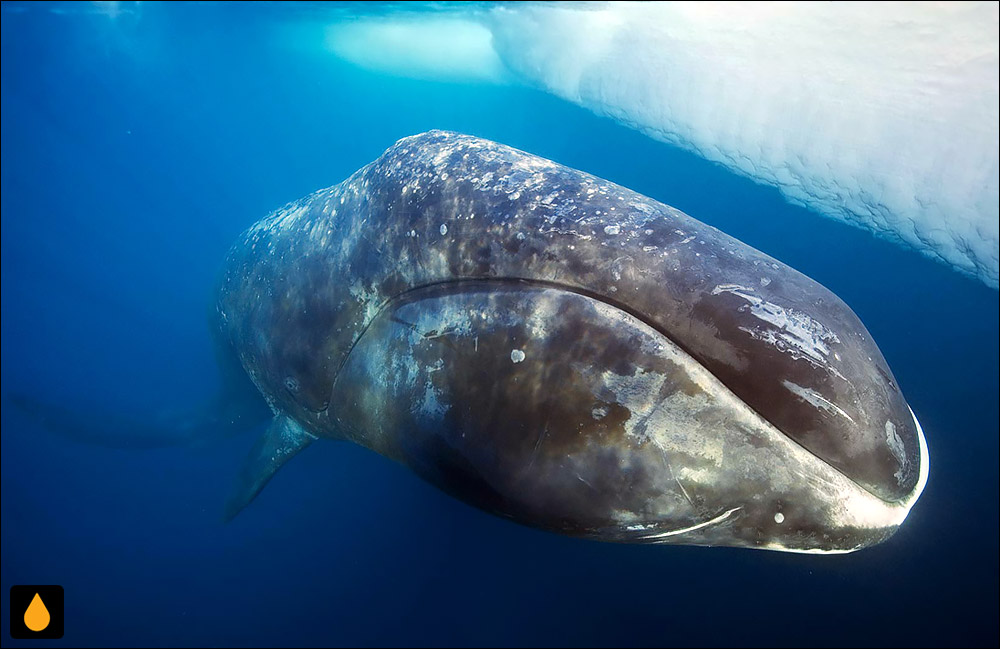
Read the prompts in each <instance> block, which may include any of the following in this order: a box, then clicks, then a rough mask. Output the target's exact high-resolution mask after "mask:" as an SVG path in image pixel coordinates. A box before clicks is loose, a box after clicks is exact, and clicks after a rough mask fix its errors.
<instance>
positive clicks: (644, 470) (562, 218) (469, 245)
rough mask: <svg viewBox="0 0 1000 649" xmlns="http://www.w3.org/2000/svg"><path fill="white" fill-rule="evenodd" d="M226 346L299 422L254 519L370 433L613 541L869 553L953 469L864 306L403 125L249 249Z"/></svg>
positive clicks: (469, 498) (479, 490) (237, 249)
mask: <svg viewBox="0 0 1000 649" xmlns="http://www.w3.org/2000/svg"><path fill="white" fill-rule="evenodd" d="M216 315H217V334H218V337H219V340H220V341H221V344H222V346H223V348H224V349H225V350H227V351H228V353H229V354H231V358H232V359H233V360H232V363H233V364H234V365H236V364H238V365H239V366H241V367H242V369H243V370H245V372H246V375H247V376H249V378H250V380H251V381H252V383H253V385H254V386H255V387H256V389H257V390H259V392H260V394H261V395H263V397H264V399H265V400H266V401H267V403H268V405H269V406H270V409H271V412H273V414H274V417H273V420H272V423H271V425H270V427H269V428H268V431H267V432H266V433H265V435H264V436H263V437H262V438H261V439H260V440H259V441H258V443H257V445H256V446H255V448H254V450H253V451H252V452H251V455H250V458H249V459H248V461H247V464H246V466H245V468H244V470H243V472H242V474H241V477H240V480H239V485H238V488H237V491H236V493H235V495H234V496H233V498H232V500H231V502H230V504H229V507H228V512H229V515H230V516H232V515H235V514H236V513H237V512H238V511H240V510H241V509H242V508H243V507H244V506H245V505H246V504H247V503H249V502H250V500H252V498H253V497H254V496H255V495H256V493H257V492H258V491H259V490H260V489H261V488H262V487H263V485H264V484H265V483H266V482H267V480H268V479H269V478H270V477H271V476H272V475H273V474H274V472H275V471H276V470H277V469H278V468H279V467H280V466H281V465H282V464H284V462H286V461H287V460H288V459H289V458H290V457H292V456H294V455H295V453H296V452H298V451H299V450H301V449H302V448H304V447H305V446H307V445H309V444H310V443H311V442H312V441H314V440H316V439H320V438H326V439H337V440H349V441H353V442H355V443H358V444H360V445H362V446H364V447H367V448H369V449H371V450H373V451H375V452H377V453H380V454H382V455H384V456H386V457H388V458H391V459H393V460H396V461H398V462H401V463H403V464H404V465H406V466H408V467H410V468H411V469H412V470H413V471H414V472H416V473H417V474H418V475H420V476H421V477H423V478H424V479H426V480H428V481H430V482H431V483H433V484H435V485H437V486H438V487H440V488H442V489H443V490H445V491H446V492H448V493H450V494H452V495H454V496H456V497H458V498H460V499H462V500H464V501H466V502H468V503H470V504H472V505H475V506H477V507H480V508H482V509H485V510H487V511H489V512H492V513H494V514H497V515H500V516H504V517H507V518H510V519H512V520H514V521H517V522H519V523H523V524H526V525H531V526H534V527H538V528H542V529H546V530H550V531H554V532H559V533H563V534H569V535H574V536H580V537H586V538H591V539H597V540H602V541H616V542H637V543H682V544H695V545H721V546H739V547H749V548H765V549H774V550H787V551H799V552H848V551H852V550H856V549H859V548H862V547H865V546H868V545H871V544H873V543H877V542H880V541H882V540H884V539H886V538H888V537H889V536H890V535H891V534H892V533H893V532H894V531H895V530H896V529H897V528H898V526H899V525H900V524H901V523H902V522H903V520H904V519H905V517H906V515H907V512H908V511H909V509H910V508H911V507H912V505H913V504H914V503H915V502H916V500H917V498H918V497H919V495H920V492H921V490H922V489H923V486H924V483H925V481H926V478H927V467H928V458H927V449H926V444H925V441H924V438H923V433H922V432H921V430H920V426H919V424H918V422H917V420H916V418H915V417H914V415H913V413H912V411H911V410H910V409H909V407H908V406H907V403H906V401H905V399H904V398H903V395H902V394H901V392H900V389H899V386H898V385H897V383H896V381H895V379H894V377H893V375H892V372H891V371H890V370H889V368H888V366H887V365H886V362H885V360H884V359H883V357H882V355H881V353H880V352H879V350H878V348H877V346H876V345H875V343H874V341H873V340H872V338H871V336H870V334H869V333H868V332H867V330H866V329H865V327H864V326H863V325H862V323H861V322H860V320H859V319H858V317H857V316H856V315H855V314H854V313H853V312H852V311H851V310H850V308H849V307H847V306H846V305H845V304H844V303H843V302H842V301H841V300H840V299H838V298H837V297H836V296H835V295H833V294H832V293H831V292H830V291H828V290H827V289H825V288H824V287H823V286H821V285H820V284H818V283H817V282H815V281H813V280H811V279H809V278H808V277H806V276H804V275H802V274H801V273H798V272H797V271H795V270H793V269H791V268H789V267H788V266H786V265H784V264H782V263H781V262H779V261H777V260H775V259H772V258H771V257H768V256H767V255H765V254H763V253H761V252H759V251H757V250H755V249H753V248H751V247H750V246H747V245H746V244H744V243H742V242H740V241H738V240H736V239H734V238H732V237H729V236H727V235H726V234H724V233H722V232H720V231H718V230H716V229H715V228H712V227H710V226H708V225H705V224H703V223H701V222H699V221H697V220H695V219H693V218H691V217H689V216H687V215H685V214H683V213H682V212H680V211H678V210H676V209H674V208H672V207H669V206H667V205H664V204H662V203H660V202H657V201H655V200H653V199H650V198H648V197H645V196H642V195H640V194H637V193H635V192H633V191H630V190H628V189H625V188H623V187H621V186H619V185H616V184H614V183H611V182H608V181H605V180H602V179H600V178H596V177H594V176H591V175H589V174H586V173H584V172H581V171H577V170H574V169H570V168H567V167H565V166H562V165H559V164H557V163H555V162H552V161H549V160H545V159H543V158H540V157H537V156H533V155H530V154H528V153H524V152H522V151H518V150H516V149H513V148H510V147H507V146H504V145H501V144H498V143H495V142H491V141H488V140H484V139H480V138H477V137H472V136H468V135H461V134H457V133H450V132H443V131H431V132H428V133H424V134H421V135H416V136H413V137H408V138H404V139H402V140H400V141H399V142H397V143H396V144H395V145H393V146H392V147H390V148H389V149H388V150H387V151H386V152H385V153H384V154H383V155H382V156H381V157H379V158H378V159H377V160H375V161H374V162H372V163H371V164H369V165H367V166H366V167H364V168H362V169H360V170H359V171H357V172H356V173H355V174H353V175H352V176H351V177H350V178H348V179H347V180H345V181H343V182H342V183H340V184H338V185H335V186H333V187H330V188H328V189H323V190H321V191H318V192H315V193H314V194H311V195H310V196H307V197H305V198H303V199H301V200H298V201H295V202H293V203H291V204H289V205H287V206H285V207H284V208H282V209H280V210H278V211H276V212H274V213H273V214H271V215H270V216H268V217H267V218H265V219H264V220H262V221H260V222H258V223H257V224H255V225H254V226H252V227H251V228H250V229H249V230H247V231H246V232H245V233H244V234H243V235H242V236H241V237H240V239H239V240H238V241H237V243H236V244H235V245H234V246H233V248H232V249H231V251H230V253H229V256H228V258H227V261H226V265H225V269H224V272H223V277H222V280H221V282H220V286H219V290H218V297H217V302H216Z"/></svg>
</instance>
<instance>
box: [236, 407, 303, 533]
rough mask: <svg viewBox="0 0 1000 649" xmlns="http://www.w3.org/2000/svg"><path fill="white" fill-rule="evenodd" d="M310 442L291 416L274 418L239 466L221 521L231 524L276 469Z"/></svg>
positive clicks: (279, 415) (280, 415)
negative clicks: (238, 473)
mask: <svg viewBox="0 0 1000 649" xmlns="http://www.w3.org/2000/svg"><path fill="white" fill-rule="evenodd" d="M314 439H316V437H315V436H313V435H310V434H309V433H307V432H306V431H305V429H304V428H302V426H300V425H299V424H298V423H297V422H296V421H295V420H294V419H292V418H291V417H288V416H287V415H282V414H278V415H275V417H274V419H273V420H271V424H270V425H269V426H268V427H267V431H266V432H265V433H264V434H263V435H262V436H261V437H260V439H258V440H257V443H256V444H254V447H253V449H252V450H251V451H250V454H249V455H248V456H247V459H246V461H245V462H244V463H243V468H242V469H241V470H240V475H239V478H238V479H237V482H236V489H235V490H234V492H233V495H232V496H231V497H230V498H229V501H228V502H227V503H226V512H225V520H226V521H227V522H228V521H231V520H232V519H233V518H235V517H236V515H237V514H239V513H240V512H241V511H243V508H244V507H246V506H247V505H249V504H250V501H252V500H253V499H254V498H256V497H257V494H258V493H260V490H261V489H263V488H264V485H266V484H267V482H268V480H270V479H271V477H272V476H274V474H275V473H276V472H277V471H278V469H280V468H281V467H282V466H284V464H285V462H287V461H288V460H290V459H292V458H293V457H295V455H296V453H298V452H299V451H301V450H302V449H304V448H305V447H306V446H309V444H310V443H311V442H312V441H313V440H314Z"/></svg>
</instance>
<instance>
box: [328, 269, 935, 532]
mask: <svg viewBox="0 0 1000 649" xmlns="http://www.w3.org/2000/svg"><path fill="white" fill-rule="evenodd" d="M460 287H467V288H473V289H475V288H481V289H485V288H496V287H504V288H508V289H514V288H518V287H521V288H534V289H538V290H542V289H556V290H561V291H566V292H568V293H574V294H576V295H580V296H582V297H585V298H588V299H591V300H594V301H596V302H601V303H603V304H606V305H607V306H610V307H612V308H614V309H617V310H619V311H622V312H623V313H626V314H628V315H630V316H631V317H633V318H635V319H636V320H638V321H639V322H641V323H643V324H644V325H646V326H647V327H649V328H650V329H652V330H653V331H655V332H657V333H658V334H659V335H661V336H663V337H664V338H665V339H666V340H667V341H669V342H670V343H671V344H672V345H674V346H676V347H677V348H678V349H680V350H681V351H682V352H684V353H685V354H686V355H687V356H688V357H690V358H691V359H692V360H693V361H694V362H696V363H698V365H699V366H700V367H701V368H702V369H703V370H704V371H706V372H708V373H709V374H710V375H711V376H712V377H713V378H714V379H715V380H716V381H718V382H719V384H720V385H722V386H723V387H725V388H726V389H728V390H730V391H731V392H732V388H730V387H729V386H728V385H727V384H726V382H725V381H723V380H722V379H721V378H719V377H718V376H717V375H716V374H715V373H714V372H712V371H711V370H710V369H709V368H707V367H706V366H705V364H704V363H703V362H702V361H701V360H700V359H699V358H698V356H697V355H696V354H694V353H693V352H692V351H691V350H690V349H688V348H687V346H685V345H684V344H683V343H681V342H680V341H678V340H677V339H676V338H674V337H673V336H671V335H670V333H669V332H667V331H665V330H664V328H663V327H662V326H661V325H659V324H657V323H656V322H655V321H653V320H652V319H651V318H649V317H648V316H646V315H645V314H643V313H642V312H641V311H637V310H636V309H634V308H632V307H631V306H629V305H628V304H625V303H623V302H621V301H618V300H616V299H614V298H612V297H609V296H607V295H605V294H603V293H599V292H597V291H592V290H589V289H586V288H584V287H581V286H576V285H573V284H567V283H565V282H560V281H555V280H543V279H529V278H524V277H495V276H487V277H455V278H450V279H446V280H441V281H438V282H428V283H425V284H421V285H419V286H414V287H412V288H408V289H406V290H405V291H402V292H401V293H397V294H396V295H394V296H392V297H390V298H386V299H384V300H383V301H382V302H381V304H379V306H378V308H377V309H376V310H375V313H374V314H373V315H372V317H371V318H370V319H369V320H368V322H366V323H365V325H364V327H362V328H361V329H360V330H359V331H358V334H357V336H356V337H355V338H354V340H353V341H352V342H351V345H350V347H349V348H348V350H347V353H346V354H344V356H343V359H342V360H341V362H340V365H339V366H338V367H337V371H336V372H335V373H334V375H333V381H332V383H331V385H332V386H333V389H332V390H331V396H332V394H333V393H334V392H335V391H336V386H337V380H338V379H339V377H340V373H341V372H342V371H343V369H344V366H346V365H347V362H348V360H349V359H350V357H351V354H352V353H353V352H354V348H355V347H356V346H357V344H358V341H360V340H361V339H362V338H364V336H365V334H366V333H367V331H368V328H369V327H370V326H371V324H372V323H373V322H375V321H376V320H378V318H379V317H380V316H381V315H382V314H383V313H385V312H386V311H387V310H388V309H390V308H392V307H394V306H397V305H401V304H406V303H408V302H412V301H415V300H417V299H420V298H422V297H424V295H426V294H428V293H430V294H431V295H435V294H447V293H452V292H454V291H455V290H456V289H457V288H460ZM733 395H734V396H735V398H736V399H738V400H739V401H740V403H742V404H743V405H744V406H746V407H747V408H749V409H750V410H752V411H753V412H754V413H755V414H756V415H757V416H758V417H760V418H761V419H762V420H763V421H765V422H767V424H768V425H770V426H772V427H773V428H774V429H775V430H776V431H778V432H780V433H781V434H782V435H783V436H784V437H785V438H786V439H788V440H789V441H790V442H792V443H793V444H795V445H796V446H799V447H800V448H802V449H803V450H805V451H806V452H808V453H809V454H810V455H812V456H813V457H815V458H816V459H817V460H819V461H820V462H822V463H823V464H824V465H826V466H827V467H829V468H830V469H831V470H833V471H835V472H836V473H838V474H839V475H841V476H843V477H844V478H845V479H847V480H848V481H850V482H851V483H852V484H854V485H856V486H857V487H858V488H859V489H861V490H862V491H864V492H865V493H867V494H870V495H871V496H872V497H874V498H876V499H878V500H879V501H881V502H882V503H885V505H886V506H889V507H898V506H906V504H908V503H909V504H911V503H913V502H915V501H916V497H919V495H920V491H922V489H923V486H922V484H918V485H917V486H916V487H914V488H913V490H911V491H910V493H908V494H906V495H904V496H902V497H901V498H900V499H898V500H895V501H892V500H886V499H884V498H882V497H881V496H879V495H878V494H876V493H874V492H872V491H871V490H870V489H868V488H867V487H865V486H864V485H862V484H860V483H858V482H857V481H856V480H855V479H854V478H852V477H851V476H849V475H847V474H846V473H844V472H843V471H842V470H841V469H839V468H838V467H836V466H834V465H833V464H831V463H830V462H829V461H827V460H826V459H825V458H823V457H821V456H819V455H817V454H816V453H815V452H813V451H812V450H811V449H809V448H808V447H806V446H805V445H803V444H802V443H801V442H799V441H798V440H796V439H795V438H794V437H792V436H790V435H788V434H787V433H786V432H785V431H783V430H782V429H781V428H780V427H779V426H778V425H777V424H775V423H774V422H772V421H771V420H770V419H769V418H768V417H766V416H765V415H764V414H763V413H761V412H760V411H759V410H757V409H756V408H754V407H753V406H751V405H750V404H748V403H747V402H746V401H745V400H744V399H743V398H742V397H740V396H739V395H738V394H736V393H735V392H733ZM331 401H332V398H330V399H327V403H326V405H325V406H324V407H323V408H321V409H319V410H316V411H315V412H316V413H318V414H323V413H328V411H329V409H330V403H331ZM910 414H911V415H913V411H912V410H910ZM913 421H914V422H916V421H917V419H916V416H913ZM917 428H918V431H919V428H920V424H919V423H917ZM918 435H919V437H920V442H919V443H920V446H921V453H920V462H921V469H920V470H921V472H922V473H923V472H924V467H925V466H926V457H927V453H926V442H924V440H923V433H922V432H920V433H918ZM925 480H926V478H925ZM737 509H740V508H736V509H733V510H730V511H729V512H728V513H726V514H725V515H726V516H728V515H730V514H732V513H733V512H735V511H736V510H737ZM713 520H714V519H713ZM678 533H680V532H678Z"/></svg>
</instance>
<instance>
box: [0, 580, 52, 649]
mask: <svg viewBox="0 0 1000 649" xmlns="http://www.w3.org/2000/svg"><path fill="white" fill-rule="evenodd" d="M10 637H12V638H16V639H18V640H28V639H31V638H46V639H50V640H51V639H55V638H61V637H63V587H62V586H11V587H10Z"/></svg>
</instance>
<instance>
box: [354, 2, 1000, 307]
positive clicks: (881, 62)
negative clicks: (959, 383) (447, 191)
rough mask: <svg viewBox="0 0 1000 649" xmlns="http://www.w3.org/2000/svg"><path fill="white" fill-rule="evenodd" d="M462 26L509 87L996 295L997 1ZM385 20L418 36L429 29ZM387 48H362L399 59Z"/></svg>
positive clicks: (476, 14)
mask: <svg viewBox="0 0 1000 649" xmlns="http://www.w3.org/2000/svg"><path fill="white" fill-rule="evenodd" d="M467 11H468V13H469V17H470V19H473V20H478V21H480V22H481V24H483V25H485V26H486V27H487V28H488V29H489V30H490V32H491V33H492V47H493V48H494V49H495V51H496V52H497V54H498V55H499V60H500V61H502V62H503V64H504V65H506V66H507V67H508V68H510V70H511V71H513V72H514V74H515V76H518V77H520V78H521V79H524V80H526V81H527V82H529V83H532V84H535V85H538V86H540V87H541V88H544V89H546V90H548V91H550V92H552V93H554V94H556V95H558V96H560V97H563V98H565V99H567V100H569V101H572V102H574V103H577V104H580V105H582V106H585V107H587V108H589V109H590V110H593V111H594V112H596V113H599V114H602V115H606V116H609V117H612V118H614V119H616V120H618V121H620V122H622V123H624V124H627V125H629V126H631V127H633V128H636V129H639V130H641V131H643V132H645V133H647V134H649V135H650V136H652V137H655V138H657V139H660V140H663V141H666V142H669V143H672V144H675V145H678V146H681V147H684V148H686V149H689V150H691V151H694V152H696V153H697V154H699V155H701V156H703V157H705V158H707V159H709V160H713V161H717V162H720V163H722V164H724V165H726V166H727V167H729V168H730V169H732V170H734V171H737V172H739V173H742V174H745V175H747V176H749V177H751V178H753V179H755V180H757V181H759V182H762V183H767V184H771V185H774V186H776V187H778V188H779V189H780V190H781V192H782V193H783V194H784V195H785V196H786V197H787V198H788V200H790V201H792V202H795V203H798V204H802V205H805V206H807V207H809V208H811V209H813V210H815V211H818V212H820V213H822V214H825V215H827V216H830V217H833V218H836V219H840V220H843V221H847V222H849V223H852V224H854V225H857V226H860V227H863V228H866V229H869V230H871V231H874V232H876V233H878V234H880V235H882V236H884V237H886V238H889V239H892V240H895V241H897V242H900V243H903V244H905V245H908V246H910V247H912V248H914V249H916V250H919V251H921V252H923V253H924V254H927V255H929V256H931V257H934V258H937V259H939V260H940V261H943V262H944V263H946V264H949V265H951V266H953V267H954V268H956V269H958V270H960V271H962V272H965V273H967V274H969V275H973V276H975V277H978V278H980V279H981V280H982V281H983V282H985V283H986V284H988V285H990V286H992V287H994V288H996V287H997V285H998V268H1000V259H998V258H1000V253H998V207H997V206H998V181H997V178H998V173H1000V167H998V155H997V150H998V144H997V142H998V121H1000V115H998V95H1000V92H998V26H997V25H998V5H997V4H996V3H972V4H970V3H921V4H915V3H801V4H798V3H773V4H757V3H750V2H736V3H691V4H673V3H637V4H633V3H609V4H599V5H579V4H576V3H570V4H565V5H563V4H534V3H523V4H522V3H510V4H508V5H504V6H500V7H497V8H495V9H492V10H489V11H485V12H484V11H481V10H480V9H478V8H475V7H474V8H471V9H468V10H467ZM377 20H379V21H383V22H384V21H386V20H395V21H398V22H399V23H400V24H405V25H409V26H410V27H411V28H412V29H413V31H416V32H419V31H420V25H421V20H422V19H420V18H419V17H414V15H412V14H410V15H405V14H403V15H399V16H396V17H395V18H391V19H388V18H386V17H384V16H383V17H381V18H378V19H377ZM360 22H361V23H364V20H362V21H360ZM354 24H355V25H357V24H358V23H354ZM443 24H444V25H445V26H447V25H451V26H452V27H454V28H455V29H456V30H459V31H462V30H463V29H469V27H468V26H469V25H470V24H473V23H472V22H471V21H464V20H463V21H453V22H451V23H441V22H440V21H438V22H436V23H435V25H434V29H435V33H436V34H438V35H440V33H439V32H440V31H441V30H442V25H443ZM367 33H368V34H369V35H371V34H373V33H379V32H377V31H372V30H368V32H367ZM393 33H395V32H393ZM455 36H456V37H457V36H461V34H457V35H455ZM473 36H476V37H475V38H473ZM383 40H384V41H385V42H382V43H371V42H369V43H368V45H369V48H368V51H370V52H376V51H378V52H382V51H383V50H384V49H385V48H387V47H388V48H392V47H398V42H399V41H398V39H383ZM437 40H438V39H435V42H437ZM393 41H395V43H396V44H394V42H393ZM464 41H465V42H472V43H474V44H475V49H474V51H473V52H472V54H474V55H475V56H472V55H470V56H469V57H466V58H465V59H464V61H465V63H466V64H467V63H468V61H475V60H482V61H488V62H489V65H488V66H486V67H488V68H489V69H488V70H485V71H484V72H483V73H482V74H481V75H479V76H480V77H482V78H488V77H491V76H495V74H496V73H495V67H493V66H494V64H493V59H492V58H491V57H489V56H483V55H482V51H481V50H482V48H483V39H482V38H480V37H479V36H477V35H476V34H475V33H473V34H471V35H469V34H467V35H466V38H465V39H464ZM449 42H463V39H461V38H458V39H457V41H449ZM449 53H450V54H454V53H453V52H451V51H450V50H449ZM372 56H374V55H372ZM379 57H380V60H381V59H383V58H384V55H383V54H380V55H379ZM407 58H408V59H409V60H410V61H412V60H414V58H415V57H407ZM416 58H419V57H416ZM425 60H426V61H431V62H433V61H434V60H436V59H435V57H425ZM484 65H485V64H484Z"/></svg>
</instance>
